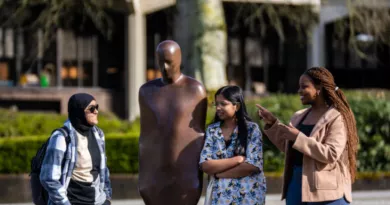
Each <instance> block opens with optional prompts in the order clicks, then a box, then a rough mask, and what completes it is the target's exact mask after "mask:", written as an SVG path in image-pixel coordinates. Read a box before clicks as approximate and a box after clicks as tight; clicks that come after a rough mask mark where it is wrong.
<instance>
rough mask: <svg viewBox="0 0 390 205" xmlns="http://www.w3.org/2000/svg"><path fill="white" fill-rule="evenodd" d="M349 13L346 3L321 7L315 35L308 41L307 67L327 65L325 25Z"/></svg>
mask: <svg viewBox="0 0 390 205" xmlns="http://www.w3.org/2000/svg"><path fill="white" fill-rule="evenodd" d="M347 14H348V8H347V7H346V6H345V5H329V6H322V7H321V8H320V10H319V23H318V24H317V25H316V26H315V27H314V31H313V35H312V37H311V40H310V42H309V43H308V49H307V52H308V53H307V68H310V67H314V66H323V67H325V66H326V45H325V43H326V42H325V41H326V38H325V37H326V34H325V26H326V24H327V23H331V22H333V21H336V20H337V19H340V18H343V17H345V16H346V15H347Z"/></svg>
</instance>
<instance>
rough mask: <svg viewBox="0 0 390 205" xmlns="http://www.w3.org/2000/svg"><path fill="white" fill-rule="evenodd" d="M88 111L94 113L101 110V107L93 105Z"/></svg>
mask: <svg viewBox="0 0 390 205" xmlns="http://www.w3.org/2000/svg"><path fill="white" fill-rule="evenodd" d="M87 110H89V111H90V112H91V113H94V112H95V110H99V105H92V106H91V107H89V108H88V109H87Z"/></svg>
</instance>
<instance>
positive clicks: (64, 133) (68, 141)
mask: <svg viewBox="0 0 390 205" xmlns="http://www.w3.org/2000/svg"><path fill="white" fill-rule="evenodd" d="M55 131H60V132H61V133H62V134H63V135H64V137H65V142H66V144H67V145H68V144H69V143H70V137H69V133H70V131H69V128H68V127H66V126H62V127H61V128H58V129H56V130H54V131H53V133H54V132H55Z"/></svg>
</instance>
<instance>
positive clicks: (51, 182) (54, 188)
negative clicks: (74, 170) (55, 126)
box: [40, 131, 70, 205]
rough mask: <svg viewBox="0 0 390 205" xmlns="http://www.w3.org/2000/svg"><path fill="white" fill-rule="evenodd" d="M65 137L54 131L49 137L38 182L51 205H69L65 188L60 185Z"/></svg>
mask: <svg viewBox="0 0 390 205" xmlns="http://www.w3.org/2000/svg"><path fill="white" fill-rule="evenodd" d="M66 146H67V145H66V142H65V137H64V136H63V134H62V133H61V132H60V131H56V132H54V133H53V135H52V136H51V137H50V140H49V144H48V146H47V150H46V154H45V157H44V160H43V162H42V167H41V174H40V180H41V184H42V186H43V187H44V188H45V189H46V190H47V192H48V194H49V199H50V201H51V202H52V203H53V204H62V205H70V203H69V200H68V198H67V196H66V190H65V187H64V186H63V185H62V184H61V182H60V179H61V175H62V170H61V165H62V161H63V159H64V153H65V151H66V148H67V147H66Z"/></svg>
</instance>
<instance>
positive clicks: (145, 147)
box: [139, 84, 204, 204]
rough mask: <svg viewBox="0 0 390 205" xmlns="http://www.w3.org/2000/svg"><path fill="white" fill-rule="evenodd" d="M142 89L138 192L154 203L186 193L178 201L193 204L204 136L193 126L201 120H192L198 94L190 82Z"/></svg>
mask: <svg viewBox="0 0 390 205" xmlns="http://www.w3.org/2000/svg"><path fill="white" fill-rule="evenodd" d="M141 89H142V93H143V96H142V100H141V105H140V106H141V136H140V139H139V160H140V164H139V165H140V167H139V172H140V173H139V188H140V191H141V195H142V194H143V193H144V195H146V196H143V197H144V198H145V197H147V198H150V200H152V199H153V198H156V202H157V201H158V200H160V201H161V200H162V201H164V200H167V199H168V198H166V197H168V196H170V197H171V198H172V197H173V198H172V200H176V199H177V200H179V199H180V198H182V197H184V196H187V197H189V198H187V199H183V200H184V201H180V203H182V204H192V201H197V200H198V199H199V197H200V191H201V186H202V176H201V172H200V171H199V166H198V162H199V156H200V151H201V149H202V146H203V136H202V135H201V134H200V133H199V131H198V132H197V131H196V129H195V128H194V125H196V124H199V123H202V122H196V120H198V119H195V120H194V119H193V112H194V111H195V108H196V107H197V106H198V104H199V103H200V99H199V95H197V93H196V89H194V86H192V85H182V86H162V85H159V84H157V85H153V84H152V85H148V86H144V87H143V88H141ZM198 121H199V120H198ZM203 123H204V122H203ZM142 192H143V193H142ZM168 193H170V194H168ZM151 195H154V196H153V197H152V196H151ZM164 195H165V197H163V196H164ZM161 197H162V198H161ZM159 198H160V199H159ZM174 198H175V199H174ZM185 198H186V197H185ZM190 198H192V199H190ZM153 200H154V199H153ZM168 200H171V199H168ZM168 202H170V203H176V202H175V201H166V203H168ZM177 202H178V203H179V201H177ZM152 204H155V203H154V202H153V203H152Z"/></svg>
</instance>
